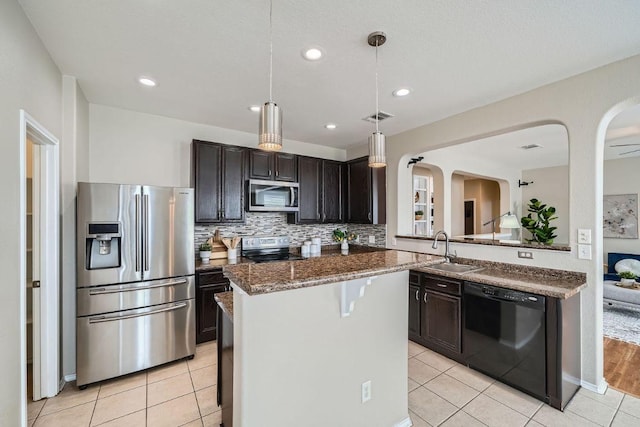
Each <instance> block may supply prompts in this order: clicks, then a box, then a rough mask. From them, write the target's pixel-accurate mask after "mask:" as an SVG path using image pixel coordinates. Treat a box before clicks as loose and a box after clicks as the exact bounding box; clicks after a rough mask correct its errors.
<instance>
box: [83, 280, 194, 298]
mask: <svg viewBox="0 0 640 427" xmlns="http://www.w3.org/2000/svg"><path fill="white" fill-rule="evenodd" d="M186 283H187V279H180V280H172V281H170V282H163V283H158V284H157V285H151V286H144V287H137V288H136V287H130V288H119V289H106V288H98V289H95V290H93V291H89V295H103V294H118V293H120V292H131V291H145V290H147V289H154V288H164V287H166V286H175V285H184V284H186Z"/></svg>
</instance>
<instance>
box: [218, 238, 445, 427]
mask: <svg viewBox="0 0 640 427" xmlns="http://www.w3.org/2000/svg"><path fill="white" fill-rule="evenodd" d="M439 262H442V258H441V257H438V256H432V255H425V254H416V253H410V252H402V251H393V250H389V251H376V252H370V253H353V254H350V255H346V256H337V255H336V256H323V257H319V258H311V259H306V260H300V261H283V262H274V263H268V264H239V265H233V266H226V267H224V274H225V275H226V276H227V277H228V278H229V280H230V281H231V286H232V287H233V289H234V295H233V319H232V320H233V341H234V343H233V352H234V355H233V406H232V407H233V423H234V425H235V426H236V427H238V426H255V425H260V426H263V427H269V426H283V425H285V426H289V425H292V426H293V425H304V426H308V427H313V426H318V427H319V426H327V425H349V426H372V425H375V426H389V427H394V426H409V425H411V423H410V420H409V416H408V404H407V393H406V390H407V316H408V309H407V298H408V290H407V280H408V275H409V272H408V270H409V269H415V268H420V267H425V266H428V265H430V264H435V263H439ZM223 410H224V408H223ZM223 417H224V415H223ZM225 426H226V424H225Z"/></svg>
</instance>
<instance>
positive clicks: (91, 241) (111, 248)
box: [86, 222, 122, 270]
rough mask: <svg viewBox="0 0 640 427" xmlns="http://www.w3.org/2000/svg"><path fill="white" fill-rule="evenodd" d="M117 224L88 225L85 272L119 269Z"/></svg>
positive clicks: (119, 236) (118, 232) (118, 227)
mask: <svg viewBox="0 0 640 427" xmlns="http://www.w3.org/2000/svg"><path fill="white" fill-rule="evenodd" d="M121 238H122V235H121V233H120V224H119V223H117V222H116V223H104V222H102V223H89V224H88V225H87V236H86V242H87V243H86V245H87V246H86V250H87V257H86V259H87V270H97V269H101V268H118V267H120V239H121Z"/></svg>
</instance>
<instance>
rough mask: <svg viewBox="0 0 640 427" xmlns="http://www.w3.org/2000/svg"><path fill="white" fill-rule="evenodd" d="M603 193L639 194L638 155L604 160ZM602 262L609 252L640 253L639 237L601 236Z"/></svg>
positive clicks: (639, 166)
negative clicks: (614, 237) (613, 237)
mask: <svg viewBox="0 0 640 427" xmlns="http://www.w3.org/2000/svg"><path fill="white" fill-rule="evenodd" d="M603 193H604V194H607V195H609V194H640V157H630V158H626V159H618V160H607V161H605V162H604V188H603ZM603 240H604V250H603V257H604V258H603V262H605V263H606V262H607V254H608V253H609V252H623V253H632V254H640V240H639V239H611V238H603Z"/></svg>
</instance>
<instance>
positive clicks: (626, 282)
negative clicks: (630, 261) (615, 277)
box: [620, 279, 636, 288]
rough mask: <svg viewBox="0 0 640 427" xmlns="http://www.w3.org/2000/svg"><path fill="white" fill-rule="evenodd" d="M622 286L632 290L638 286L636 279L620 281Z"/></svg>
mask: <svg viewBox="0 0 640 427" xmlns="http://www.w3.org/2000/svg"><path fill="white" fill-rule="evenodd" d="M620 284H621V285H622V286H624V287H625V288H630V287H631V286H633V285H635V284H636V279H620Z"/></svg>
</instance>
